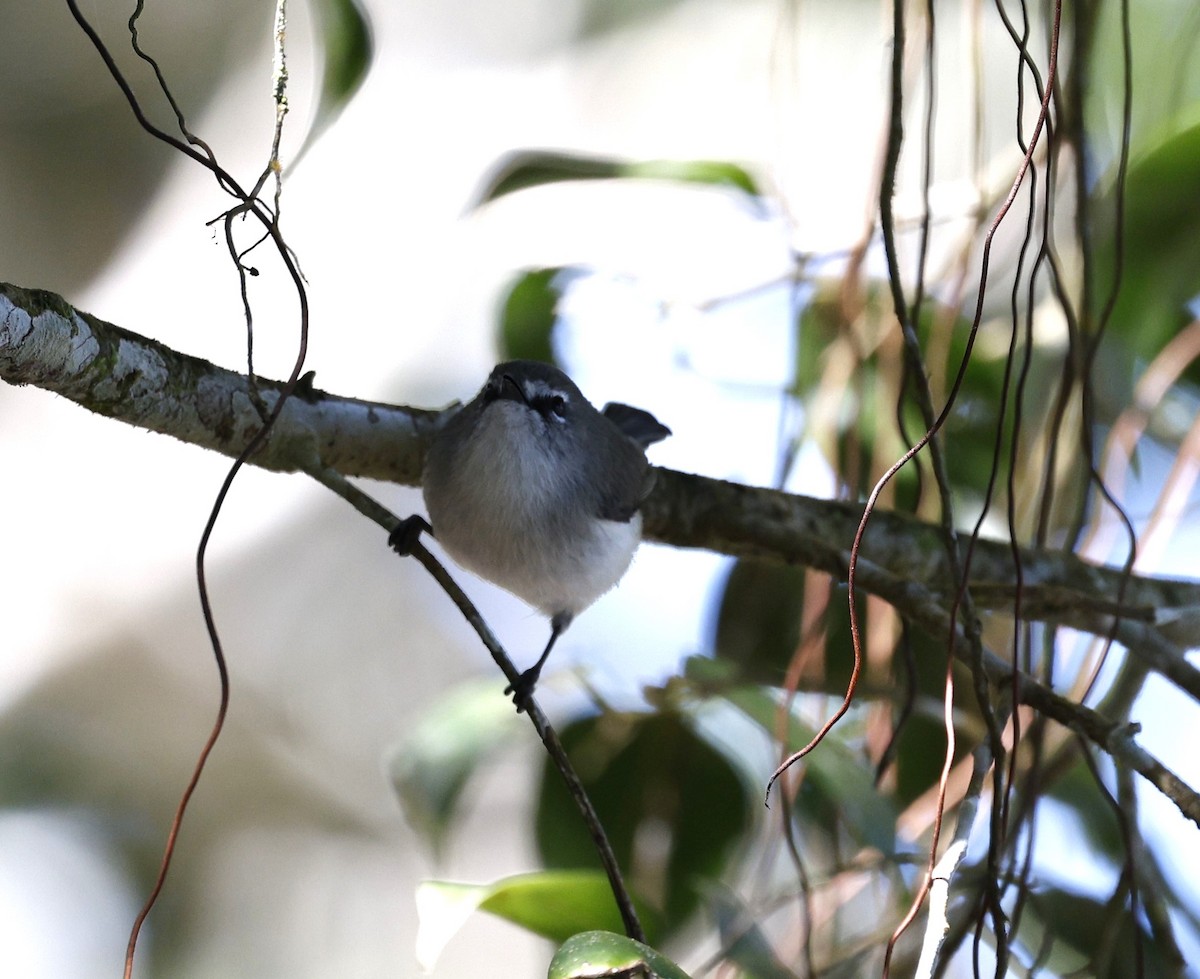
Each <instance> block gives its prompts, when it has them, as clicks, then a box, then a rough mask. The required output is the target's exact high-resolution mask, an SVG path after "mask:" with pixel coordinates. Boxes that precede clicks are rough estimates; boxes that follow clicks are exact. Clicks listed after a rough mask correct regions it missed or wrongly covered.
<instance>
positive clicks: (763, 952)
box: [709, 886, 796, 979]
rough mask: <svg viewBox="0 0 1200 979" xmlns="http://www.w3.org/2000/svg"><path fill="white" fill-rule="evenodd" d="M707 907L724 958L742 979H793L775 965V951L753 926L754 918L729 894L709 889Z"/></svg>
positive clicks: (752, 913)
mask: <svg viewBox="0 0 1200 979" xmlns="http://www.w3.org/2000/svg"><path fill="white" fill-rule="evenodd" d="M709 904H710V906H711V907H712V909H713V913H714V915H715V916H716V919H717V927H718V929H719V930H720V935H721V948H722V949H724V958H725V960H726V961H728V962H732V963H733V964H734V965H736V966H737V967H738V968H739V969H740V970H741V974H742V976H744V977H746V979H796V974H795V973H794V972H793V971H792V970H791V969H789V968H788V967H787V966H785V965H784V964H783V963H782V962H780V961H779V957H778V956H777V955H776V954H775V949H774V948H772V947H771V943H770V942H769V941H768V940H767V936H766V935H764V934H763V931H762V929H761V928H759V927H758V924H757V923H756V922H755V918H756V917H757V915H756V914H755V913H754V912H753V911H752V910H751V909H750V908H748V907H747V906H746V904H745V902H743V901H742V900H741V899H740V898H738V897H737V895H736V894H734V893H733V891H731V890H729V889H728V888H726V887H719V886H718V887H713V888H711V890H710V893H709Z"/></svg>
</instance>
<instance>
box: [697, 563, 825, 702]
mask: <svg viewBox="0 0 1200 979" xmlns="http://www.w3.org/2000/svg"><path fill="white" fill-rule="evenodd" d="M804 580H805V570H804V569H803V568H800V567H796V566H794V565H789V564H780V563H779V562H777V561H758V560H753V559H749V558H744V559H742V560H740V561H737V562H735V563H734V565H733V566H732V567H731V568H730V570H729V575H728V576H727V577H726V579H725V584H724V586H723V587H722V589H721V600H720V605H719V606H718V610H717V630H716V636H715V637H714V640H713V650H714V652H715V654H716V656H717V658H718V659H721V660H724V661H726V662H729V663H732V664H734V665H736V667H737V675H738V676H739V677H740V678H741V679H742V680H744V681H749V682H753V683H769V684H773V685H775V686H779V685H781V684H782V683H783V679H784V675H785V673H786V671H787V666H788V663H789V662H791V659H792V656H793V655H794V654H795V652H796V647H797V645H798V644H799V642H800V616H801V612H802V611H803V607H804Z"/></svg>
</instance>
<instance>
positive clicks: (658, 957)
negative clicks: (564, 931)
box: [546, 931, 690, 979]
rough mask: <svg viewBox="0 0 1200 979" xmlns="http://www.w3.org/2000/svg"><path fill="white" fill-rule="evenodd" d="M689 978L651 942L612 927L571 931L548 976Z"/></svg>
mask: <svg viewBox="0 0 1200 979" xmlns="http://www.w3.org/2000/svg"><path fill="white" fill-rule="evenodd" d="M625 977H628V979H634V977H639V979H641V977H646V979H690V977H689V976H688V974H687V973H686V972H684V971H683V970H682V969H681V968H679V966H677V965H676V964H675V963H674V962H672V961H671V960H670V959H668V958H667V957H666V956H665V955H663V954H662V953H661V952H657V951H655V950H654V949H652V948H651V947H650V946H649V945H643V944H642V943H641V942H636V941H634V940H633V939H632V938H626V937H625V936H624V935H617V934H614V933H613V932H609V931H588V932H583V933H582V934H579V935H572V936H571V937H570V938H568V939H567V940H566V941H565V942H563V944H562V946H561V947H560V948H559V950H558V951H557V952H556V953H555V954H554V958H553V959H551V960H550V970H549V972H547V974H546V979H625Z"/></svg>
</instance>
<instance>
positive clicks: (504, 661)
mask: <svg viewBox="0 0 1200 979" xmlns="http://www.w3.org/2000/svg"><path fill="white" fill-rule="evenodd" d="M307 471H308V474H309V475H310V476H312V477H313V478H314V479H316V480H317V481H318V482H320V483H321V484H322V485H324V486H325V487H327V488H328V489H331V490H333V492H335V493H337V494H338V495H339V496H341V497H342V498H343V499H345V500H346V501H347V502H349V503H350V504H351V505H352V506H353V507H354V508H355V509H356V510H358V512H359V513H361V514H363V515H364V516H366V517H368V518H369V519H371V520H374V521H375V522H376V523H377V524H379V525H380V526H381V527H383V528H384V530H386V531H387V532H388V533H391V532H392V531H393V530H395V529H396V528H397V527H398V526H399V525H400V523H401V520H400V518H399V517H397V516H396V515H395V514H394V513H392V512H391V511H390V510H388V509H387V508H385V507H383V506H382V505H380V504H379V503H378V502H376V501H375V500H374V499H373V498H371V497H370V496H368V495H367V494H366V493H364V492H363V491H362V490H360V489H359V488H358V487H357V486H355V485H354V484H353V483H351V482H350V481H349V480H347V479H346V478H345V477H344V476H342V475H341V474H340V473H338V472H335V471H334V470H332V469H328V468H325V467H322V466H319V465H315V466H313V467H312V468H311V469H309V470H307ZM410 553H411V554H412V556H413V557H415V558H416V559H417V560H418V561H420V562H421V565H422V566H423V567H424V568H425V570H426V571H428V572H429V573H430V574H431V575H432V576H433V578H434V580H435V581H436V582H437V583H438V584H439V585H441V586H442V590H443V591H445V593H446V594H447V595H448V596H449V597H450V600H451V601H452V602H454V604H455V605H457V606H458V609H459V611H460V612H462V614H463V618H465V619H466V620H467V622H468V623H469V624H470V625H471V627H472V628H473V629H474V630H475V632H476V634H477V635H478V636H479V638H480V640H481V641H482V642H483V644H484V646H486V647H487V650H488V652H489V653H491V654H492V659H494V660H495V661H496V665H497V666H499V667H500V669H501V671H502V672H503V673H504V675H505V676H506V677H507V678H508V680H509V682H515V681H516V680H517V679H518V678H519V677H520V675H521V671H520V670H518V669H517V667H516V666H515V665H514V664H513V662H512V660H511V659H509V658H508V654H507V653H506V652H505V651H504V648H503V647H502V646H501V645H500V643H499V642H498V641H497V640H496V637H495V636H494V635H493V634H492V631H491V629H489V628H488V625H487V623H486V622H484V620H483V617H482V616H481V615H480V614H479V611H478V609H476V608H475V606H474V605H473V604H472V603H471V600H470V599H469V598H467V596H466V594H465V593H464V592H463V590H462V589H461V588H459V587H458V584H457V583H456V582H455V581H454V579H453V578H452V577H450V574H449V572H447V571H446V569H445V568H444V567H443V566H442V564H441V562H440V561H438V559H437V558H436V557H434V556H433V554H432V553H430V551H429V549H428V548H427V547H425V545H423V544H422V543H421V542H420V541H419V540H418V541H414V542H413V543H412V545H411V548H410ZM524 708H525V710H524V712H525V713H526V714H527V715H528V716H529V720H530V722H531V723H532V724H533V727H534V730H535V731H537V735H538V737H539V738H541V739H542V744H543V745H544V746H545V748H546V751H547V753H548V754H549V755H550V758H551V759H552V760H553V762H554V765H555V767H556V768H557V769H558V773H559V775H561V776H562V779H563V782H565V783H566V786H567V791H568V792H570V794H571V798H572V799H574V800H575V805H576V806H577V807H578V809H579V814H580V815H581V816H582V817H583V822H584V825H586V826H587V830H588V833H589V834H590V835H591V837H592V842H593V843H594V844H595V846H596V852H597V854H598V855H599V857H600V863H601V864H602V865H603V866H604V872H605V873H606V874H607V875H608V883H609V886H610V887H611V888H612V893H613V899H614V900H615V901H616V902H617V909H618V910H619V911H620V913H621V920H622V922H623V923H624V925H625V934H626V935H628V936H629V937H630V938H633V939H635V940H636V941H639V942H643V943H644V942H645V941H646V933H645V931H643V929H642V924H641V921H640V920H639V919H638V915H637V911H636V910H635V909H634V906H633V899H632V898H631V897H630V895H629V891H628V889H627V888H626V887H625V881H624V878H623V877H622V876H621V868H620V866H619V865H618V863H617V857H616V854H615V853H613V848H612V844H610V843H609V841H608V835H607V834H606V833H605V832H604V827H603V825H601V823H600V817H599V816H598V815H597V814H596V810H595V808H594V807H593V806H592V801H591V799H589V798H588V794H587V790H586V789H584V787H583V783H582V782H581V781H580V780H579V776H578V775H577V774H576V773H575V769H574V768H573V767H572V766H571V761H570V759H569V758H568V757H567V753H566V751H565V749H564V748H563V746H562V742H561V741H559V739H558V734H557V733H556V732H555V730H554V728H553V726H551V724H550V722H549V720H547V718H546V715H545V714H544V713H543V712H542V709H541V708H540V707H539V706H538V705H537V702H536V701H535V700H534V699H533V697H529V698H528V700H527V701H526V702H525V704H524Z"/></svg>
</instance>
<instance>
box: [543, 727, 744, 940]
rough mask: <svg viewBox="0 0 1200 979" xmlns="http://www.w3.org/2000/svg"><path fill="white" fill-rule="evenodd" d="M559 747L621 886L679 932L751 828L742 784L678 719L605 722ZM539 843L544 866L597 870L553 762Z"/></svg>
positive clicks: (577, 730) (570, 733) (565, 738)
mask: <svg viewBox="0 0 1200 979" xmlns="http://www.w3.org/2000/svg"><path fill="white" fill-rule="evenodd" d="M561 738H562V742H563V745H564V746H565V747H566V749H567V752H568V754H569V755H570V756H571V759H572V761H573V763H574V765H575V767H576V770H577V772H578V774H579V777H580V779H581V781H582V782H583V784H584V787H585V788H586V789H587V792H588V795H589V796H590V797H591V800H592V804H593V805H594V806H595V808H596V812H597V814H598V815H599V817H600V822H601V824H602V825H603V826H604V828H605V831H606V832H607V834H608V837H609V841H610V842H611V844H612V847H613V851H614V853H615V854H616V857H617V861H618V863H619V865H620V866H621V868H622V870H623V871H624V873H625V879H626V882H627V883H628V884H629V885H630V886H631V887H633V888H634V889H635V890H636V891H637V892H638V893H639V894H640V895H642V896H643V897H646V898H647V899H652V900H653V902H654V905H655V907H656V908H657V909H659V910H661V911H662V913H663V919H664V927H666V928H668V929H673V928H676V927H678V926H679V925H680V924H681V923H682V922H683V921H684V920H685V919H686V917H687V916H688V915H689V914H690V913H691V912H692V910H694V909H695V907H696V904H697V902H698V900H699V897H700V891H699V889H700V886H701V884H702V882H703V881H705V880H714V879H720V878H721V877H722V876H723V875H724V872H725V870H726V867H727V864H728V861H729V859H730V857H731V855H732V853H733V851H734V847H735V845H736V844H737V843H738V842H740V841H741V840H742V838H743V834H744V833H745V831H746V830H747V828H748V827H749V826H750V823H751V808H750V807H751V799H750V796H749V793H748V792H747V790H746V788H745V786H744V784H743V782H742V780H741V779H740V778H739V777H738V774H737V772H736V771H735V770H734V769H733V767H732V766H731V765H730V764H729V762H728V761H727V760H726V759H725V757H724V756H723V755H722V754H721V753H720V752H719V751H717V750H715V749H714V748H713V747H712V746H710V745H709V744H707V743H706V742H705V741H704V740H703V739H702V738H700V737H699V736H698V735H697V734H696V733H695V732H694V731H692V730H691V728H690V727H689V725H688V724H687V723H686V722H685V721H684V720H683V719H682V718H681V717H680V716H679V715H677V714H675V713H662V714H637V713H609V714H602V715H599V716H596V717H589V718H587V719H585V720H582V721H577V722H575V723H574V724H571V725H569V726H568V727H567V728H565V729H564V730H563V731H562V732H561ZM756 808H757V807H756ZM537 842H538V847H539V849H540V851H541V854H542V859H543V862H544V863H545V864H546V865H547V866H550V867H592V866H595V863H596V854H595V848H594V846H593V845H592V842H591V839H590V837H589V836H588V835H587V832H586V831H585V830H584V828H583V826H582V824H581V822H580V819H579V814H578V812H577V811H576V809H575V804H574V802H573V801H572V800H571V799H570V797H569V796H568V794H567V792H566V790H565V789H564V788H563V785H562V778H561V776H560V775H559V774H558V772H557V770H556V769H555V768H554V767H553V766H552V765H551V764H549V762H547V764H546V765H545V767H544V768H543V774H542V782H541V790H540V792H539V796H538V806H537ZM648 930H649V929H648ZM651 937H652V938H653V935H652V936H651Z"/></svg>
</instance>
